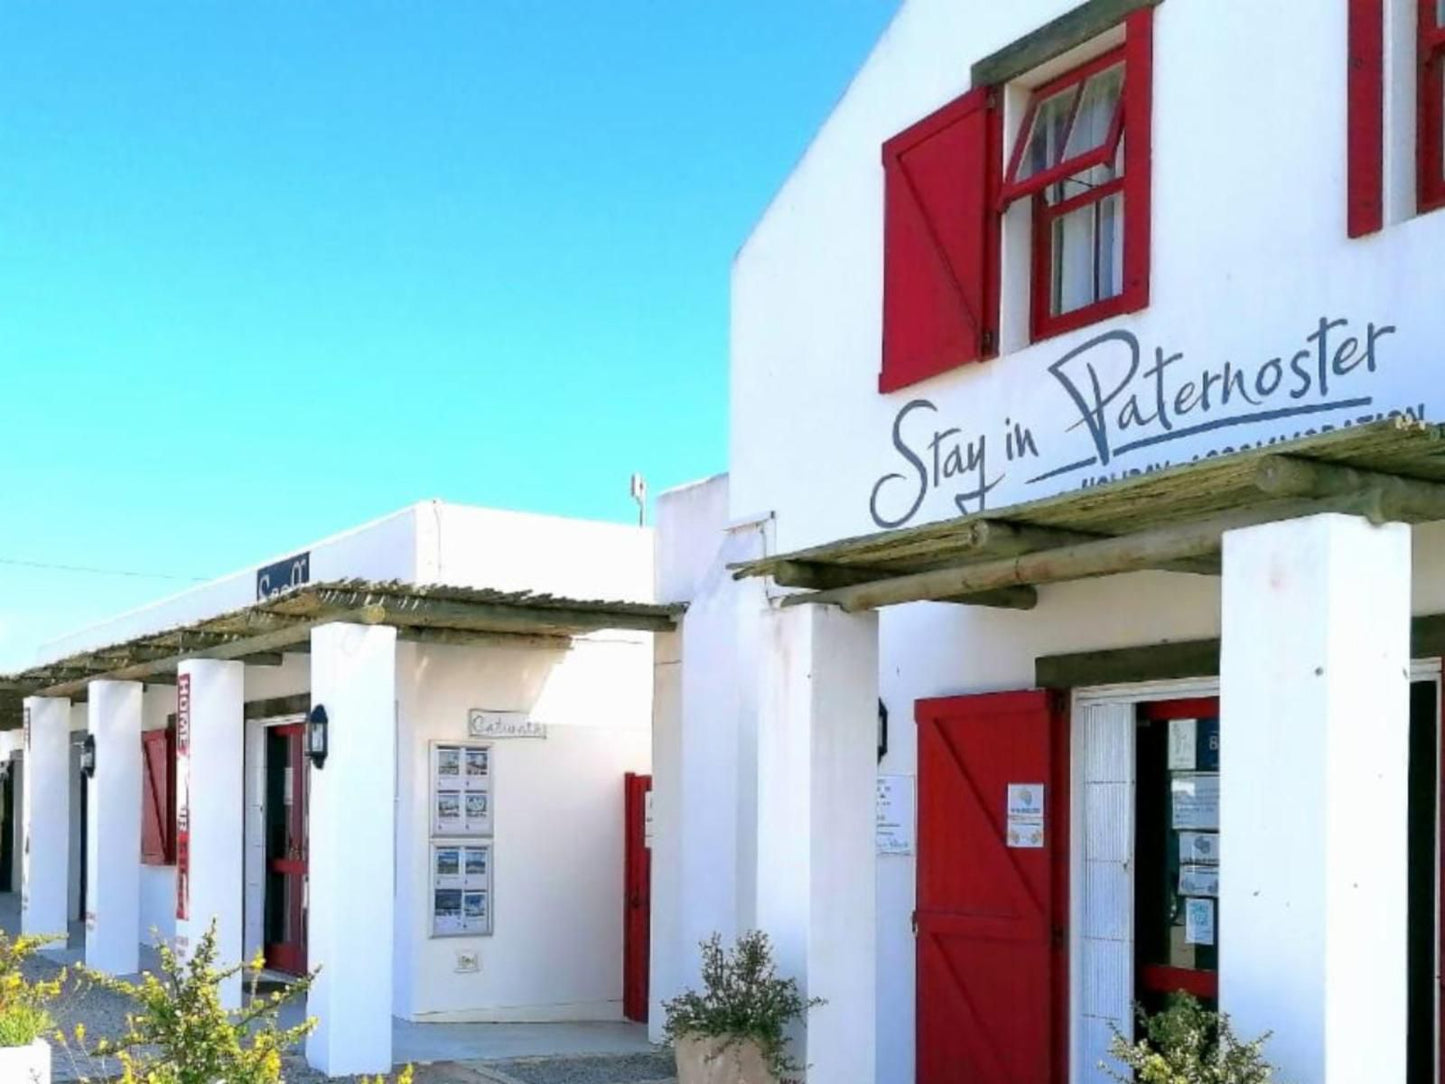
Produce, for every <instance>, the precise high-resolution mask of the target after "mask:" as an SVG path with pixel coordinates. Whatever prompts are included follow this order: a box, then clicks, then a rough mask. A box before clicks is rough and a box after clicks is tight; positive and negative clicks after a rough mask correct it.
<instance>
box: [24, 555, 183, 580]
mask: <svg viewBox="0 0 1445 1084" xmlns="http://www.w3.org/2000/svg"><path fill="white" fill-rule="evenodd" d="M0 565H11V566H14V567H15V568H40V569H45V570H46V571H49V572H78V573H84V574H86V575H89V576H127V577H130V578H132V579H140V580H179V581H180V582H182V583H204V582H205V577H204V576H178V575H176V574H175V573H173V572H139V571H136V570H135V569H126V568H94V567H92V566H90V565H59V564H54V563H52V562H50V561H27V560H24V559H23V558H20V557H0Z"/></svg>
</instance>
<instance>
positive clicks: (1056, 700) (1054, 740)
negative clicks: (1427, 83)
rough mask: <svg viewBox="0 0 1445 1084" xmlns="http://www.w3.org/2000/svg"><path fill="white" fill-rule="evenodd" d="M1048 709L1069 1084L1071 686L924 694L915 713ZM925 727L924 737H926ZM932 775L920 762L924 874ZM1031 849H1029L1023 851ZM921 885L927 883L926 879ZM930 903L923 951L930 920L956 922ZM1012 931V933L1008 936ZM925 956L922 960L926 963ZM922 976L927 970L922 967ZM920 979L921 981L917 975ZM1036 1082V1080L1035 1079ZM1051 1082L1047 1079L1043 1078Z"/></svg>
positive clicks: (1059, 1060) (1063, 1069) (1054, 1004)
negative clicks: (946, 695)
mask: <svg viewBox="0 0 1445 1084" xmlns="http://www.w3.org/2000/svg"><path fill="white" fill-rule="evenodd" d="M1041 708H1042V709H1044V710H1047V712H1048V715H1049V720H1048V726H1049V734H1048V740H1047V744H1048V746H1049V750H1050V764H1049V770H1048V773H1047V775H1048V778H1047V780H1046V782H1047V785H1048V787H1049V790H1050V793H1051V797H1049V798H1048V800H1047V801H1046V803H1045V825H1046V828H1045V830H1046V833H1047V838H1049V839H1050V840H1051V842H1050V843H1049V844H1048V846H1049V848H1050V850H1049V855H1048V862H1049V866H1048V882H1049V894H1050V899H1049V901H1048V922H1049V926H1050V929H1049V937H1050V946H1049V955H1050V962H1049V968H1050V984H1049V990H1050V1005H1049V1006H1048V1012H1049V1032H1050V1046H1051V1048H1052V1049H1051V1050H1050V1054H1049V1062H1050V1075H1051V1078H1052V1081H1053V1082H1054V1084H1063V1082H1065V1081H1067V1080H1068V1076H1069V1030H1070V1028H1069V1023H1070V1022H1069V932H1068V931H1069V879H1070V862H1071V858H1070V854H1071V843H1070V823H1069V822H1070V808H1071V801H1072V799H1071V793H1070V791H1071V788H1070V780H1071V765H1070V757H1071V741H1070V735H1071V719H1070V714H1069V697H1068V694H1067V693H1065V692H1061V691H1057V690H1030V691H1024V692H1015V693H989V694H982V695H976V696H963V697H949V698H940V699H932V700H920V701H918V702H917V703H916V704H915V719H916V720H917V722H918V723H919V725H920V727H922V726H923V725H924V724H925V721H926V720H927V719H928V718H929V717H930V716H937V715H940V714H947V713H952V712H960V713H962V712H967V713H969V714H974V713H988V714H995V715H998V716H1000V717H1007V716H1009V715H1013V714H1023V713H1028V712H1037V711H1039V710H1040V709H1041ZM922 736H923V735H922V732H921V730H920V742H921V740H922ZM926 782H927V780H926V778H925V774H924V765H923V760H922V758H921V757H920V762H919V805H918V816H919V833H918V839H919V855H918V869H919V871H920V874H921V873H922V872H923V870H924V863H925V858H924V855H923V851H922V844H923V838H924V831H923V826H924V817H926V816H929V815H930V814H929V812H928V807H929V803H928V796H927V795H926V794H925V785H926ZM1020 853H1027V852H1020ZM920 888H921V885H920ZM924 906H926V904H925V901H923V900H921V899H920V901H919V908H920V910H919V911H916V912H915V913H914V936H915V938H918V939H919V944H918V951H919V953H920V954H921V952H922V951H923V947H924V946H923V941H922V938H923V937H924V936H927V935H928V928H927V927H928V925H929V924H930V922H935V923H936V922H937V921H938V920H939V919H940V918H941V920H942V921H943V922H944V924H945V925H952V924H954V921H955V920H954V919H953V918H952V917H951V916H949V915H946V914H944V915H940V916H934V917H932V918H931V917H930V916H929V915H927V914H925V913H924V912H923V908H924ZM1005 925H1006V923H1004V924H1000V925H999V931H998V935H999V936H1000V937H1001V938H1003V939H1006V940H1012V939H1013V936H1015V935H1014V934H1012V933H1009V932H1008V931H1006V930H1005V929H1004V926H1005ZM1006 934H1007V936H1006ZM921 962H922V960H921V956H920V960H919V963H920V964H921ZM919 978H921V970H920V973H919ZM915 981H918V980H917V979H916V980H915ZM923 994H924V991H923V988H922V986H921V985H920V986H919V987H918V989H917V991H916V996H918V997H920V998H921V997H922V996H923ZM921 1017H922V1014H921V1013H919V1014H917V1017H916V1021H915V1026H917V1024H919V1023H921ZM915 1040H916V1042H917V1043H918V1045H919V1047H920V1052H921V1048H922V1044H923V1042H924V1041H925V1037H924V1034H923V1029H922V1028H919V1029H918V1032H917V1034H916V1035H915ZM922 1060H923V1059H922V1058H921V1057H920V1058H919V1065H918V1067H917V1069H916V1071H917V1072H919V1073H922V1070H923V1067H922ZM917 1079H918V1080H919V1082H920V1084H933V1082H931V1081H925V1080H923V1078H922V1076H921V1075H920V1076H919V1077H918V1078H917ZM1030 1084H1032V1082H1030ZM1039 1084H1045V1082H1039Z"/></svg>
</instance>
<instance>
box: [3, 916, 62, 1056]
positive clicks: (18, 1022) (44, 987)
mask: <svg viewBox="0 0 1445 1084" xmlns="http://www.w3.org/2000/svg"><path fill="white" fill-rule="evenodd" d="M56 940H59V939H58V938H55V937H25V936H21V937H10V936H8V935H7V934H5V933H4V932H3V931H0V1047H6V1046H29V1045H30V1044H31V1043H33V1042H34V1041H35V1040H36V1039H38V1038H40V1037H41V1036H42V1035H45V1034H47V1033H48V1032H49V1031H50V1029H51V1027H52V1024H51V1021H50V1013H49V1012H47V1011H46V1006H48V1005H49V1004H50V1003H51V1002H52V1001H54V1000H55V999H56V998H57V997H58V996H59V995H60V988H61V986H62V985H64V983H65V978H66V973H65V972H64V971H62V972H61V973H60V974H59V976H57V977H56V978H54V979H51V980H49V981H46V982H27V981H26V980H25V976H24V974H23V973H22V971H21V967H22V965H23V964H24V963H25V961H26V960H28V959H29V958H30V957H31V956H33V955H34V954H35V953H36V951H37V950H39V949H40V948H42V947H44V946H45V945H47V944H49V943H50V942H52V941H56Z"/></svg>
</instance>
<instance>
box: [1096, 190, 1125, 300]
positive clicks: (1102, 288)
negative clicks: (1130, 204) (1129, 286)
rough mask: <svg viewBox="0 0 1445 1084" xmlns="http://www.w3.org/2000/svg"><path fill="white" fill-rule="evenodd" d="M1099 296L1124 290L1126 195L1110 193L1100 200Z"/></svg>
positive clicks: (1117, 293)
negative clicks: (1110, 194)
mask: <svg viewBox="0 0 1445 1084" xmlns="http://www.w3.org/2000/svg"><path fill="white" fill-rule="evenodd" d="M1098 266H1099V278H1098V298H1099V300H1100V301H1102V300H1103V299H1104V298H1106V297H1118V296H1119V295H1120V294H1122V293H1123V292H1124V196H1123V194H1122V193H1116V194H1115V195H1112V196H1108V197H1106V198H1105V199H1103V200H1101V201H1100V202H1099V258H1098Z"/></svg>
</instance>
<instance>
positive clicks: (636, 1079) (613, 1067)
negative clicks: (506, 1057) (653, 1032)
mask: <svg viewBox="0 0 1445 1084" xmlns="http://www.w3.org/2000/svg"><path fill="white" fill-rule="evenodd" d="M478 1068H479V1070H480V1072H481V1073H482V1079H484V1080H485V1079H486V1078H487V1074H489V1073H490V1074H491V1075H492V1077H493V1079H495V1080H496V1081H497V1082H498V1084H669V1082H671V1081H672V1079H673V1076H674V1074H675V1073H676V1072H677V1069H676V1068H675V1066H674V1063H673V1060H672V1052H671V1051H663V1052H660V1053H657V1054H608V1055H604V1056H599V1057H591V1058H518V1059H516V1060H514V1061H499V1062H487V1063H485V1064H482V1065H480V1066H479V1067H478Z"/></svg>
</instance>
